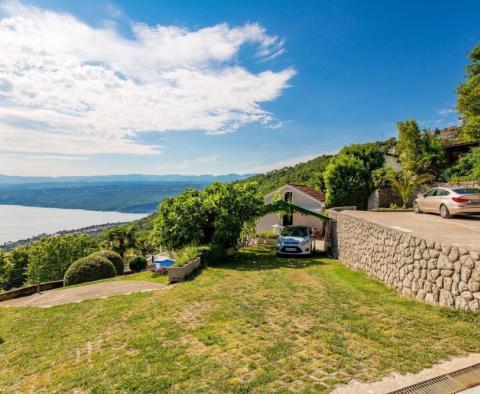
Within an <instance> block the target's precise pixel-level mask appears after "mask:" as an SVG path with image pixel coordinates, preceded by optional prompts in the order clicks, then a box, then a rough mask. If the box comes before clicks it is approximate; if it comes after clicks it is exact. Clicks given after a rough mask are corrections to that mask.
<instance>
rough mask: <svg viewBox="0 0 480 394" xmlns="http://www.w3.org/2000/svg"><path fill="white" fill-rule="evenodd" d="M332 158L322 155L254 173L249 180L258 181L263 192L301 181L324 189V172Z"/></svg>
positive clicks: (315, 187) (314, 187)
mask: <svg viewBox="0 0 480 394" xmlns="http://www.w3.org/2000/svg"><path fill="white" fill-rule="evenodd" d="M331 158H332V156H330V155H322V156H319V157H316V158H315V159H312V160H309V161H307V162H305V163H299V164H296V165H294V166H291V167H284V168H281V169H279V170H273V171H269V172H267V173H265V174H259V175H254V176H252V177H250V178H248V179H247V180H248V181H257V182H258V184H259V186H260V190H261V191H262V193H266V192H269V191H272V190H275V189H277V188H279V187H281V186H283V185H285V184H287V183H299V184H302V185H307V186H310V187H312V188H313V189H317V190H321V189H323V172H324V171H325V168H326V167H327V164H328V162H329V160H330V159H331Z"/></svg>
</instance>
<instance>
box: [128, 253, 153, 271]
mask: <svg viewBox="0 0 480 394" xmlns="http://www.w3.org/2000/svg"><path fill="white" fill-rule="evenodd" d="M128 265H129V267H130V269H131V270H132V271H135V272H140V271H142V270H144V269H145V268H147V265H148V261H147V259H146V258H145V257H143V256H135V257H134V258H133V259H131V260H130V261H129V262H128Z"/></svg>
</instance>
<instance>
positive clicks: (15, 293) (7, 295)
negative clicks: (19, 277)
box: [0, 280, 63, 302]
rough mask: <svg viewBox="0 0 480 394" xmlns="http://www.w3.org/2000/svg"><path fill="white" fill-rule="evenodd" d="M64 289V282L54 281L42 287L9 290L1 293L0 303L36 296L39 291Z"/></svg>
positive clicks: (43, 284) (42, 284) (34, 286)
mask: <svg viewBox="0 0 480 394" xmlns="http://www.w3.org/2000/svg"><path fill="white" fill-rule="evenodd" d="M59 287H63V280H54V281H52V282H46V283H40V285H38V286H37V285H32V286H26V287H21V288H19V289H14V290H9V291H6V292H4V293H0V302H2V301H7V300H13V299H14V298H19V297H25V296H29V295H32V294H35V293H36V292H37V291H46V290H52V289H57V288H59Z"/></svg>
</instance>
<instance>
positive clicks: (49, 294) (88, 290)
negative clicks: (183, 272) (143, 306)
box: [0, 280, 166, 308]
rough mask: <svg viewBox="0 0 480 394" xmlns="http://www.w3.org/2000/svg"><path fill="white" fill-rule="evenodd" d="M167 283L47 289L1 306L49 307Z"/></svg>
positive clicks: (113, 283) (139, 290)
mask: <svg viewBox="0 0 480 394" xmlns="http://www.w3.org/2000/svg"><path fill="white" fill-rule="evenodd" d="M165 287H166V285H163V284H159V283H154V282H139V281H126V280H122V281H120V280H119V281H111V282H101V283H94V284H91V285H82V286H75V287H67V288H62V289H55V290H49V291H45V292H42V293H39V294H33V295H30V296H27V297H21V298H15V299H13V300H8V301H3V302H0V306H16V307H18V306H36V307H42V308H48V307H51V306H55V305H62V304H69V303H71V302H81V301H83V300H92V299H95V298H107V297H110V296H115V295H125V294H130V293H135V292H145V291H153V290H159V289H163V288H165Z"/></svg>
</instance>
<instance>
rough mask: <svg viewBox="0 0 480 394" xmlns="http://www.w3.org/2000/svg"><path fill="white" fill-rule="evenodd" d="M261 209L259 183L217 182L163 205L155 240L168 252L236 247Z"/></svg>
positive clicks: (157, 222) (156, 226)
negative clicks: (200, 246)
mask: <svg viewBox="0 0 480 394" xmlns="http://www.w3.org/2000/svg"><path fill="white" fill-rule="evenodd" d="M262 206H263V199H262V198H261V194H260V193H259V190H258V185H257V184H256V183H227V184H220V183H218V182H215V183H213V184H212V185H210V186H208V187H207V188H205V190H203V191H198V190H193V189H189V190H186V191H184V192H183V193H181V194H179V195H178V196H177V197H175V198H169V199H166V200H164V201H163V202H162V204H161V205H160V207H159V211H158V216H157V218H156V219H155V222H154V239H155V241H156V243H157V244H159V245H161V246H164V247H166V248H167V249H179V248H181V247H183V246H186V245H192V244H193V245H195V244H196V245H198V244H208V243H215V244H220V245H222V246H226V247H228V246H234V245H235V244H236V243H237V242H238V239H239V237H240V233H241V231H242V228H243V226H244V223H246V222H248V221H250V220H252V218H254V217H256V216H258V214H259V212H260V210H261V208H262Z"/></svg>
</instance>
